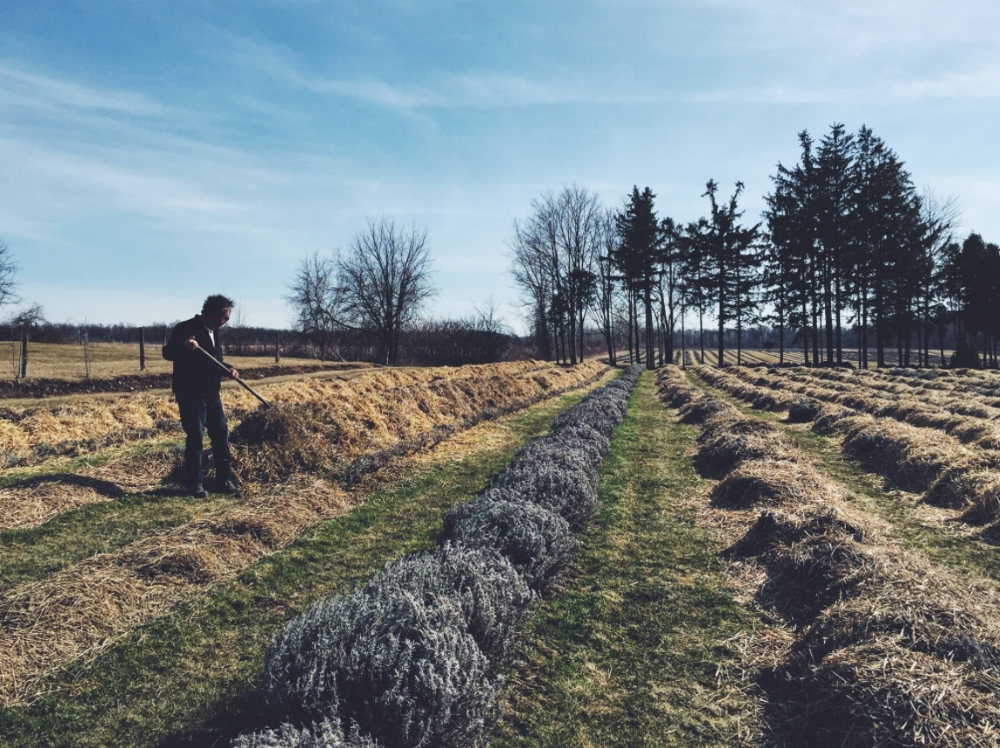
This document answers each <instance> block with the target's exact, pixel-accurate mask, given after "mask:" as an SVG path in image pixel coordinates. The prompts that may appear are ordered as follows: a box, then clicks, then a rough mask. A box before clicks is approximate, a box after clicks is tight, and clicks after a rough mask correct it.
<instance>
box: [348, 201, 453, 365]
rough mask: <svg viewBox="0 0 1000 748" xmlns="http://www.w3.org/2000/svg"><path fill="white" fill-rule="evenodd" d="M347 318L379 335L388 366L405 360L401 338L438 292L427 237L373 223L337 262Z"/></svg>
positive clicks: (420, 232)
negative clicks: (426, 302) (427, 302)
mask: <svg viewBox="0 0 1000 748" xmlns="http://www.w3.org/2000/svg"><path fill="white" fill-rule="evenodd" d="M336 267H337V279H338V283H337V285H338V287H339V290H340V293H341V294H342V298H343V309H344V316H345V319H346V320H348V321H349V322H350V323H351V324H352V326H354V327H357V328H359V329H362V330H366V331H368V332H370V333H372V334H373V335H375V336H377V337H378V339H379V341H380V342H381V345H382V350H383V352H384V355H385V361H386V363H387V364H395V363H396V362H397V360H398V358H399V340H400V333H401V332H402V330H403V328H404V326H406V325H407V324H408V323H409V322H411V321H413V320H414V319H415V318H416V315H417V312H418V311H419V310H420V307H421V305H422V304H423V303H424V302H425V301H426V300H427V299H429V298H431V297H432V296H433V295H434V294H435V293H436V290H435V289H434V287H433V286H432V285H431V282H430V275H431V272H432V267H431V256H430V249H429V248H428V247H427V232H426V230H419V229H417V228H416V227H414V228H411V229H410V230H409V231H404V230H403V229H401V228H397V227H396V224H395V223H394V222H392V221H390V220H388V219H385V218H378V219H373V220H369V221H368V226H367V227H366V229H365V230H364V231H363V232H361V233H359V234H357V235H356V236H355V237H354V239H353V240H352V241H351V244H350V246H349V247H348V249H347V251H346V252H345V253H344V254H342V255H341V256H340V258H339V259H338V260H337V263H336Z"/></svg>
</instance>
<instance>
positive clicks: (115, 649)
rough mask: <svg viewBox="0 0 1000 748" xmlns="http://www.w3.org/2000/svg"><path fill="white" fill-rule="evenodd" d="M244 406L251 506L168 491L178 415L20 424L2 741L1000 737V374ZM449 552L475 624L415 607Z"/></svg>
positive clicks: (88, 403)
mask: <svg viewBox="0 0 1000 748" xmlns="http://www.w3.org/2000/svg"><path fill="white" fill-rule="evenodd" d="M692 364H693V362H692ZM636 377H638V379H637V380H636ZM636 381H637V384H634V385H633V383H634V382H636ZM613 382H617V384H611V383H613ZM260 391H261V393H262V394H263V395H264V396H265V397H267V398H268V399H269V400H272V401H273V402H275V403H277V404H278V407H277V408H274V409H272V410H271V411H267V412H264V411H261V410H259V409H258V408H257V404H256V401H254V400H253V399H252V397H250V396H249V395H248V394H247V393H245V392H243V391H242V390H237V389H227V390H226V391H225V392H224V395H223V397H224V400H225V402H226V406H227V412H229V413H230V415H231V426H232V431H233V437H232V440H233V445H234V451H235V455H236V461H237V465H238V470H239V474H240V477H241V481H242V483H243V485H244V487H245V490H244V493H243V495H242V496H241V497H239V498H235V499H234V498H230V497H225V496H221V495H211V496H210V497H209V498H208V499H207V500H204V501H196V500H193V499H191V498H190V497H187V496H184V495H183V494H182V493H181V492H180V491H179V487H178V486H177V484H176V477H177V467H178V464H179V454H180V453H179V449H180V447H181V443H182V440H183V435H182V433H181V432H180V431H179V429H178V426H177V423H176V418H177V416H176V411H175V409H174V406H173V404H172V402H171V399H170V396H169V393H167V392H162V391H151V392H146V393H141V394H137V395H131V396H127V397H74V398H60V399H58V400H53V401H45V400H39V401H36V402H33V403H30V404H24V403H18V404H17V405H16V406H11V407H8V408H7V410H6V411H5V413H4V419H3V421H2V422H0V454H2V455H3V457H4V461H3V463H2V465H3V466H4V467H2V469H0V745H12V746H63V745H66V746H69V745H72V746H116V745H121V746H181V745H186V746H196V745H197V746H209V745H231V744H232V745H238V746H240V748H245V747H251V746H265V745H266V746H272V747H280V746H307V745H309V746H311V745H345V746H346V745H354V746H361V745H368V746H371V745H375V744H376V743H375V742H372V741H375V740H377V741H378V742H377V744H378V745H382V746H394V745H457V746H466V745H476V744H489V745H495V746H521V745H532V746H543V745H545V746H549V745H551V746H556V745H559V746H604V745H622V746H639V745H642V746H661V745H686V746H702V745H717V746H732V745H746V746H750V745H772V746H792V745H823V746H826V745H829V746H834V745H836V746H842V745H846V746H872V745H914V746H916V745H955V746H964V745H998V744H1000V732H998V730H1000V701H998V699H997V696H998V690H1000V619H998V615H1000V605H998V603H1000V589H998V580H1000V563H998V562H997V560H996V543H998V542H1000V479H998V477H997V476H998V471H997V467H998V465H997V460H998V459H1000V454H998V450H1000V432H998V431H997V427H998V420H997V418H998V416H1000V376H997V375H995V374H993V373H989V372H969V371H957V372H950V371H941V370H932V371H927V372H922V373H914V372H908V371H900V370H896V371H894V372H893V373H888V372H878V371H851V370H846V369H836V370H810V369H805V368H801V369H799V368H787V369H777V368H774V369H768V368H766V367H762V366H758V367H727V368H726V369H723V370H718V369H714V368H711V367H702V366H695V365H692V366H691V367H690V368H688V369H687V370H686V371H684V370H681V369H680V368H678V367H676V366H669V367H665V368H664V369H662V370H660V371H659V372H655V373H654V372H645V373H642V375H641V376H639V372H638V371H635V370H633V371H631V372H629V373H628V374H627V375H622V372H621V370H612V369H610V368H609V367H607V366H605V365H603V364H601V363H599V362H589V363H587V364H583V365H580V366H576V367H559V366H554V365H551V364H545V363H540V362H517V363H505V364H496V365H490V366H482V367H461V368H455V369H447V368H443V369H421V370H391V369H385V370H377V371H375V370H372V371H359V372H351V373H349V376H348V375H347V374H345V375H344V376H342V377H339V378H338V377H333V376H329V375H324V376H302V377H295V378H290V379H284V380H281V381H273V382H268V381H265V382H262V383H261V384H260ZM618 403H621V407H620V409H619V406H618ZM626 405H627V407H626ZM532 440H535V441H532ZM560 471H562V472H560ZM567 475H570V476H575V477H574V478H573V480H577V479H579V481H582V483H580V482H577V483H574V482H573V480H569V481H568V482H567V480H568V479H567V477H566V476H567ZM525 486H528V487H529V488H530V491H529V493H531V496H530V497H528V499H525V500H524V503H519V502H521V501H522V499H518V498H517V493H518V491H519V490H523V489H524V487H525ZM484 491H485V492H486V493H485V494H484V495H483V496H480V498H478V499H476V496H477V494H480V493H481V492H484ZM532 492H533V493H532ZM473 499H476V500H475V502H474V503H473V504H468V507H486V509H485V510H483V511H485V512H486V514H484V515H483V516H486V515H488V516H489V517H490V518H492V519H490V520H489V522H486V524H485V525H484V524H482V523H483V522H484V521H485V520H483V519H482V517H480V516H479V515H477V514H476V511H478V510H477V509H474V508H468V510H466V509H459V507H463V506H466V505H467V503H468V502H470V501H471V500H473ZM491 502H492V503H491ZM527 505H530V507H528V508H524V507H526V506H527ZM517 507H521V508H520V509H518V508H517ZM504 512H507V514H503V513H504ZM511 512H514V513H515V514H514V515H511V514H510V513H511ZM501 514H503V516H504V517H507V519H505V520H503V522H508V523H509V524H506V525H505V524H503V522H501V524H500V525H498V524H497V522H500V520H497V519H496V517H498V516H500V515H501ZM511 516H516V517H517V519H516V520H512V519H510V517H511ZM477 517H478V518H477ZM463 522H464V523H465V524H464V525H463ZM490 522H492V523H493V524H490ZM522 522H526V523H527V525H530V526H531V527H534V528H535V529H534V530H532V531H531V532H532V533H535V534H534V535H532V534H530V533H528V535H525V533H527V532H528V531H527V530H525V529H524V526H526V525H522V524H519V523H522ZM477 523H478V524H477ZM532 523H534V524H532ZM560 523H561V524H560ZM500 526H502V527H506V528H507V530H505V531H504V532H500V533H499V535H498V534H496V533H497V532H499V531H497V530H496V528H497V527H500ZM463 527H468V528H473V529H467V530H465V531H464V532H465V534H464V535H463V530H462V528H463ZM491 528H492V529H491ZM518 528H520V529H518ZM504 533H506V534H504ZM529 535H530V538H534V540H529V539H528V538H529ZM469 538H473V539H474V540H470V539H469ZM446 540H447V541H448V542H454V543H458V544H459V546H460V547H465V548H469V549H473V548H472V546H473V544H474V543H479V544H486V545H489V544H490V543H493V544H494V545H496V548H498V549H500V556H496V555H495V554H494V555H492V556H489V555H488V554H487V557H488V558H489V559H492V560H490V561H489V564H491V565H489V569H490V572H489V577H488V578H489V579H493V580H494V581H493V582H488V581H486V580H487V577H485V576H484V577H483V578H482V579H478V578H477V580H476V581H473V582H470V581H469V578H468V577H466V578H465V579H466V581H465V582H463V584H464V585H466V586H464V587H462V589H463V590H465V593H463V594H464V595H465V597H461V599H462V600H464V601H465V603H463V605H465V606H466V607H463V608H462V610H464V611H465V614H463V615H465V616H466V617H465V618H463V617H462V616H459V617H458V618H457V619H455V620H457V621H458V623H455V622H454V621H452V622H451V623H447V622H445V623H442V621H444V620H445V619H448V620H449V621H450V620H452V619H450V618H448V616H451V615H452V613H447V610H450V608H448V607H447V605H446V604H445V603H442V602H441V601H440V600H439V599H438V595H439V592H437V591H435V592H433V594H432V593H431V591H430V590H431V588H429V587H425V588H421V589H424V592H422V593H421V595H423V597H421V596H420V595H417V598H413V597H412V596H407V595H410V593H409V592H406V594H404V592H405V590H404V591H403V592H400V591H399V587H398V585H401V584H404V583H403V582H400V581H399V580H401V579H402V580H408V581H406V582H405V583H406V584H411V585H412V584H415V582H414V579H416V578H418V577H420V574H422V573H424V572H420V573H418V572H416V571H409V572H408V571H406V569H408V568H411V567H412V568H413V569H423V568H424V567H423V566H421V565H420V564H425V563H430V562H429V561H425V560H421V559H426V558H431V557H430V556H427V557H424V556H419V557H413V558H417V561H414V562H412V563H411V564H410V566H407V564H408V563H409V562H408V559H411V554H414V553H418V552H421V551H424V550H426V551H427V553H432V554H433V553H441V552H443V553H445V557H446V558H450V557H448V556H447V554H448V553H451V551H447V550H445V551H440V550H439V551H435V550H434V549H435V548H437V549H440V548H442V547H443V546H441V543H443V542H445V541H446ZM463 544H464V545H463ZM497 544H499V545H497ZM491 547H493V546H491ZM529 547H530V548H531V549H532V550H530V552H529V551H528V550H527V549H528V548H529ZM515 549H520V550H518V551H517V552H515ZM474 550H476V552H480V551H482V552H484V553H485V552H486V551H483V549H480V548H476V549H474ZM470 552H471V550H470ZM490 553H493V551H490ZM525 554H527V555H525ZM501 556H502V558H501ZM435 558H436V557H435ZM456 558H457V557H456ZM463 558H464V557H463ZM400 559H402V560H400ZM392 562H397V567H398V569H397V571H394V572H391V573H390V576H388V577H381V576H379V574H380V573H381V570H382V569H383V567H384V566H385V565H386V564H387V563H390V564H391V563H392ZM448 563H452V564H457V563H459V562H458V561H454V560H453V561H450V562H448ZM462 563H466V562H462ZM469 563H471V562H469ZM476 563H482V562H481V561H477V562H476ZM400 564H401V565H400ZM446 565H447V564H446ZM393 568H396V567H393ZM449 568H451V567H449ZM463 568H466V567H463ZM468 568H472V567H468ZM476 568H479V567H476ZM387 573H388V572H387ZM392 574H395V576H392ZM414 575H416V576H414ZM420 578H423V577H420ZM370 580H374V581H370ZM391 580H396V581H391ZM496 580H500V581H496ZM390 581H391V584H390ZM366 582H367V583H368V584H367V586H364V587H360V586H359V585H364V584H365V583H366ZM423 584H428V583H427V582H426V581H425V582H423ZM435 584H437V582H435ZM490 584H494V585H498V586H497V587H490ZM373 585H374V586H373ZM393 585H396V586H393ZM404 586H405V585H404ZM433 589H434V590H437V588H436V587H434V588H433ZM386 590H389V592H386ZM393 590H395V591H393ZM518 590H520V591H519V592H518ZM394 595H395V596H396V597H393V596H394ZM400 595H402V597H399V596H400ZM366 596H367V597H366ZM373 596H374V597H373ZM515 598H517V599H516V600H515ZM398 599H405V600H409V601H410V602H407V603H406V604H405V605H403V608H405V609H406V610H407V611H409V612H408V613H405V615H404V613H402V612H400V611H402V610H403V608H400V607H399V604H397V603H393V604H392V605H395V606H396V607H393V606H392V605H389V602H391V601H393V600H398ZM414 599H416V600H417V602H413V600H414ZM322 600H328V601H329V600H340V602H337V603H324V605H327V606H328V607H325V608H324V607H323V606H322V605H321V606H319V607H317V608H311V607H310V606H311V605H313V604H315V603H317V602H319V601H322ZM372 600H375V601H376V602H377V605H376V602H372ZM387 600H388V601H389V602H386V601H387ZM421 600H422V602H421ZM470 600H472V601H474V602H473V603H470V602H469V601H470ZM359 601H361V602H359ZM365 601H367V602H365ZM362 603H363V604H362ZM432 603H433V604H432ZM352 605H353V606H361V607H360V608H352V607H351V606H352ZM379 605H382V606H386V605H389V607H388V608H379V607H378V606H379ZM442 605H443V606H444V607H441V606H442ZM468 605H471V606H472V608H471V610H472V611H473V612H472V613H469V610H470V609H469V608H468ZM331 606H332V607H331ZM337 606H340V607H337ZM366 606H367V607H366ZM372 606H375V607H374V608H373V607H372ZM407 606H409V607H407ZM414 606H416V607H414ZM435 606H436V607H435ZM491 606H492V607H491ZM376 609H377V610H383V609H384V610H391V611H393V612H392V613H391V614H388V613H385V614H379V615H378V616H376V617H375V618H366V617H365V616H366V615H368V613H363V611H367V610H376ZM352 610H356V611H362V612H355V613H350V611H352ZM334 611H341V612H339V613H335V612H334ZM415 611H416V612H415ZM442 611H444V612H442ZM303 615H305V617H302V616H303ZM455 615H458V614H457V613H456V614H455ZM310 616H312V617H311V618H310ZM351 616H355V618H351ZM357 616H360V618H357ZM393 616H397V617H398V616H402V618H400V619H399V620H405V621H409V623H406V624H405V625H402V624H400V625H398V626H395V625H394V624H393V621H394V620H395V619H394V618H393ZM407 616H410V617H407ZM469 616H471V618H470V617H469ZM348 620H357V621H367V623H365V624H364V625H363V626H361V625H360V624H357V625H355V627H354V628H353V629H350V627H349V626H348V625H347V624H346V623H344V621H348ZM310 621H312V622H314V623H309V622H310ZM463 621H464V623H463ZM470 621H476V622H477V623H475V625H473V624H472V623H470ZM315 622H320V623H322V624H323V625H327V626H329V627H330V628H329V631H328V633H327V634H325V635H323V636H320V637H319V638H313V635H312V634H309V635H306V633H303V632H308V631H313V630H315V629H310V628H309V627H310V626H314V625H319V623H315ZM323 622H325V623H323ZM466 625H467V626H470V627H471V628H469V630H468V631H465V632H464V633H462V631H458V633H454V631H457V629H454V627H455V626H458V629H462V626H466ZM303 627H304V628H303ZM345 627H347V628H345ZM449 627H450V628H449ZM348 629H350V631H351V632H353V633H351V634H350V636H353V637H354V638H353V639H350V638H349V640H350V642H351V644H350V646H349V647H347V649H343V648H340V649H338V647H337V646H333V645H331V644H330V643H329V642H330V641H333V640H338V641H339V639H337V637H338V636H348V635H347V634H345V633H344V631H347V630H348ZM463 631H464V630H463ZM484 631H486V632H487V633H484ZM331 632H332V633H331ZM428 632H431V633H428ZM448 632H453V633H448ZM489 632H492V633H489ZM498 632H499V633H498ZM487 634H489V635H487ZM501 634H502V636H501ZM463 636H464V637H466V638H462V637H463ZM469 637H471V638H469ZM484 637H485V638H484ZM344 641H347V640H346V639H345V640H344ZM406 642H409V644H408V645H407V644H406ZM338 646H339V645H338ZM344 646H345V647H346V646H347V645H344ZM325 647H326V648H327V649H324V648H325ZM348 651H350V652H354V654H353V655H350V656H348V654H345V653H347V652H348ZM320 652H325V653H326V654H323V655H322V657H320V660H321V663H322V667H318V669H316V668H312V666H310V667H305V666H304V665H301V663H302V662H307V661H310V658H316V657H319V656H320V655H319V654H317V653H320ZM289 653H290V654H289ZM337 653H339V654H337ZM358 653H361V654H358ZM365 653H367V654H365ZM484 653H485V654H484ZM286 655H287V656H286ZM282 657H285V659H282ZM366 657H367V658H368V659H365V658H366ZM393 658H395V659H393ZM384 662H392V663H395V664H393V665H392V666H391V667H390V668H389V669H388V670H384V669H379V668H380V667H383V666H384ZM276 663H279V664H280V663H284V664H280V667H279V666H277V665H276ZM379 663H383V664H382V665H380V664H379ZM385 667H388V666H385ZM390 672H395V673H400V672H402V673H404V675H405V676H406V677H397V678H394V677H388V676H387V675H386V673H390ZM276 673H277V675H276ZM331 673H332V674H331ZM359 673H361V674H363V675H364V677H365V678H368V679H369V680H367V681H365V680H358V679H359V678H360V677H361V676H359ZM380 673H381V675H379V674H380ZM379 678H383V680H379ZM386 678H388V679H386ZM329 679H332V680H329ZM352 679H353V680H352ZM348 683H349V684H351V688H350V689H348V688H346V687H345V685H344V684H348ZM373 683H375V684H377V685H372V684H373ZM330 684H340V685H339V686H331V685H330ZM378 684H380V685H378ZM338 687H339V688H340V689H341V690H340V692H339V693H335V692H336V689H337V688H338ZM331 688H332V691H331ZM406 689H410V690H409V691H407V690H406ZM331 694H332V695H331ZM359 694H360V695H359ZM379 694H390V695H392V697H393V698H392V699H380V696H379ZM402 695H405V696H406V698H403V697H402ZM397 697H398V698H397ZM366 699H367V701H366ZM359 704H362V706H358V705H359ZM352 725H356V726H357V728H358V730H359V733H358V734H356V735H353V736H352V735H351V734H350V733H351V729H352ZM404 728H405V729H404Z"/></svg>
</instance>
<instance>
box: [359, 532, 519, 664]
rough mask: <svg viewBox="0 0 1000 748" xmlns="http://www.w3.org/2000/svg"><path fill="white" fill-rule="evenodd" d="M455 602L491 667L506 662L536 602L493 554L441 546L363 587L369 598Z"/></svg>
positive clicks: (405, 560)
mask: <svg viewBox="0 0 1000 748" xmlns="http://www.w3.org/2000/svg"><path fill="white" fill-rule="evenodd" d="M391 587H395V588H398V589H400V590H409V591H411V592H413V593H414V594H417V595H422V596H424V597H425V598H428V597H431V598H433V597H435V596H448V597H451V598H452V599H454V600H455V601H457V602H458V604H459V606H460V607H461V610H462V615H463V618H464V622H465V628H466V630H467V631H468V632H469V633H470V634H471V635H472V638H473V639H474V640H475V641H476V644H478V645H479V648H480V649H481V650H482V651H483V654H485V655H486V656H487V657H488V658H489V659H490V661H491V662H494V663H500V662H505V661H506V660H507V658H508V655H509V649H510V646H511V644H512V642H513V641H514V636H515V634H516V632H517V630H518V629H519V628H520V626H521V624H522V622H523V621H524V618H525V616H526V615H527V612H528V608H529V606H530V605H531V603H532V602H533V600H534V598H535V596H534V594H533V593H532V592H531V590H530V589H529V588H528V585H527V583H526V582H525V581H524V578H523V577H522V576H521V575H520V574H519V573H518V572H517V570H516V569H515V568H514V566H513V565H512V564H511V562H510V561H509V560H507V558H506V557H504V556H501V555H500V554H499V553H498V552H497V551H496V550H494V549H492V548H469V547H464V546H453V545H451V544H450V543H445V544H444V545H442V546H439V547H438V548H435V549H433V550H430V551H424V552H421V553H412V554H410V555H408V556H403V557H402V558H401V559H399V560H398V561H394V562H393V563H391V564H389V565H388V566H386V567H385V570H384V571H383V572H382V573H381V574H379V575H377V576H375V577H374V578H372V580H371V581H369V582H368V584H367V585H365V591H366V592H367V593H368V594H370V595H373V596H377V595H380V594H384V591H385V590H386V589H388V588H391Z"/></svg>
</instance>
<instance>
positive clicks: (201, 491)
mask: <svg viewBox="0 0 1000 748" xmlns="http://www.w3.org/2000/svg"><path fill="white" fill-rule="evenodd" d="M190 490H191V495H192V496H194V497H195V498H196V499H204V498H205V497H206V496H208V491H206V490H205V486H203V485H202V484H201V483H196V484H195V485H194V486H192V487H191V489H190Z"/></svg>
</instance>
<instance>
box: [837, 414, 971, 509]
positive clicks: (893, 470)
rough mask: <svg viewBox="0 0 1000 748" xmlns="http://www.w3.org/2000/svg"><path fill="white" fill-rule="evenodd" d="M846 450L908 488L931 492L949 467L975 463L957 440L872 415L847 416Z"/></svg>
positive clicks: (843, 427)
mask: <svg viewBox="0 0 1000 748" xmlns="http://www.w3.org/2000/svg"><path fill="white" fill-rule="evenodd" d="M839 430H840V431H842V433H843V434H844V441H843V449H844V452H845V453H846V454H849V455H851V456H853V457H855V458H856V459H858V460H859V461H860V462H861V463H862V464H863V465H865V466H866V467H868V468H869V469H871V470H874V471H875V472H877V473H879V474H880V475H884V476H885V477H887V478H889V479H890V480H891V481H892V482H893V483H895V484H896V485H897V486H899V487H900V488H902V489H903V490H905V491H913V492H917V493H923V492H925V491H927V490H928V489H929V488H930V487H931V486H932V485H933V484H934V482H935V481H936V480H938V479H939V478H940V477H941V476H942V475H943V474H944V473H945V472H946V471H947V470H948V469H950V468H953V467H956V466H958V465H966V464H971V463H973V461H974V460H973V457H974V456H973V455H972V453H970V452H969V450H967V449H965V448H964V447H962V446H961V445H960V444H959V443H958V442H957V441H956V440H955V439H953V438H951V437H948V436H947V435H945V434H941V433H933V432H931V433H928V432H926V431H925V430H922V429H920V428H917V427H915V426H909V425H907V424H903V423H897V422H894V421H886V420H876V419H874V418H871V417H870V416H855V417H849V418H845V419H843V420H842V421H841V422H840V423H839Z"/></svg>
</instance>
